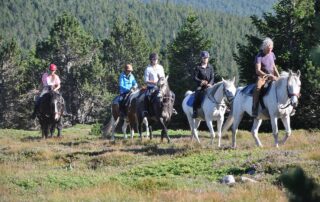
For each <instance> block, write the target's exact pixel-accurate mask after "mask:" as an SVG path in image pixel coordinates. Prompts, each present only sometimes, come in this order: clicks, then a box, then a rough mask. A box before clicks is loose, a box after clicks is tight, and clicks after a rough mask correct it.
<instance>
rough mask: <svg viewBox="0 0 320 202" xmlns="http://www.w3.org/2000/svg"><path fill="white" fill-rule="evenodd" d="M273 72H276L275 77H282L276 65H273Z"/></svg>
mask: <svg viewBox="0 0 320 202" xmlns="http://www.w3.org/2000/svg"><path fill="white" fill-rule="evenodd" d="M273 72H274V75H275V76H276V77H280V74H279V71H278V68H277V66H276V65H275V64H274V65H273Z"/></svg>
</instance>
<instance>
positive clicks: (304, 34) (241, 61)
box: [235, 0, 320, 127]
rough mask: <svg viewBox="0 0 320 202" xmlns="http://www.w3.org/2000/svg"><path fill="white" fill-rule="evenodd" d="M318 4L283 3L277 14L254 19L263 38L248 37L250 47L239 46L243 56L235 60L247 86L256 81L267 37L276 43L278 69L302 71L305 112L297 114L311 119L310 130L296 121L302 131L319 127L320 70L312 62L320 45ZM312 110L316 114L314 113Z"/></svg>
mask: <svg viewBox="0 0 320 202" xmlns="http://www.w3.org/2000/svg"><path fill="white" fill-rule="evenodd" d="M315 8H316V5H315V1H313V0H299V1H296V0H281V1H279V2H278V3H277V4H276V5H275V6H274V13H264V15H263V17H262V19H260V18H259V17H257V16H252V17H251V19H252V23H253V25H254V26H255V27H256V28H257V30H258V32H259V35H258V36H257V35H254V34H251V35H248V36H247V37H246V38H247V41H248V43H247V44H238V48H239V53H238V54H235V60H236V61H237V64H238V65H239V66H240V68H239V69H240V80H241V81H242V82H243V83H249V82H253V81H254V77H255V71H254V59H255V57H254V56H255V55H256V54H257V50H258V48H259V46H260V44H261V41H262V38H263V37H271V38H272V39H273V41H274V52H275V55H276V58H277V59H276V65H277V66H278V68H279V70H286V71H288V70H289V69H291V70H295V71H296V70H298V69H299V70H300V71H301V81H302V90H301V91H302V95H304V96H303V97H302V98H301V99H302V101H301V107H300V108H301V109H299V110H298V112H297V118H296V119H297V120H298V119H301V116H304V117H307V118H308V121H307V122H308V124H307V125H308V126H306V124H305V123H303V124H301V123H299V122H296V121H295V118H294V119H293V123H294V125H296V126H298V127H318V126H319V121H318V120H319V118H316V117H317V114H320V113H319V110H320V108H319V107H318V105H317V104H315V103H317V102H318V98H317V97H319V96H318V94H319V90H320V82H319V77H320V70H319V68H320V66H318V65H317V64H316V63H314V62H312V58H311V57H310V56H311V54H310V50H312V49H313V48H314V47H315V46H317V45H318V44H319V43H320V38H319V34H318V33H319V32H318V31H317V30H318V28H317V25H318V20H317V19H319V14H317V12H316V10H315ZM310 109H312V110H310Z"/></svg>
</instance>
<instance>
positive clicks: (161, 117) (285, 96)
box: [39, 70, 301, 148]
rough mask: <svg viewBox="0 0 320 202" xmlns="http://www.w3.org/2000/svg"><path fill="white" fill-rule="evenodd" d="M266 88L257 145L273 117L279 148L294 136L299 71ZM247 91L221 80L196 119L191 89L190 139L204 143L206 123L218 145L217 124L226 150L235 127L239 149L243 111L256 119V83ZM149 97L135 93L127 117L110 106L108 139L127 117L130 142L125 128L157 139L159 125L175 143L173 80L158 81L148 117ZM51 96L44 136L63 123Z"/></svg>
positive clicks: (188, 110)
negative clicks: (202, 128)
mask: <svg viewBox="0 0 320 202" xmlns="http://www.w3.org/2000/svg"><path fill="white" fill-rule="evenodd" d="M267 84H268V85H269V88H268V90H267V91H266V93H265V95H264V96H263V97H261V99H260V105H259V110H258V116H257V117H254V121H253V126H252V129H251V133H252V136H253V138H254V140H255V142H256V144H257V146H260V147H262V144H261V141H260V139H259V137H258V130H259V127H260V125H261V123H262V120H267V119H270V120H271V125H272V134H273V136H274V141H275V146H276V147H278V146H279V144H283V143H285V141H286V140H287V139H288V137H289V136H290V135H291V127H290V116H291V115H292V112H293V110H294V108H295V107H297V105H298V99H299V97H300V89H301V81H300V71H299V70H298V71H297V72H296V73H295V72H292V71H291V70H290V71H289V72H282V73H281V75H280V78H278V80H276V81H273V82H268V83H267ZM248 87H249V86H247V87H238V88H236V86H235V78H233V79H232V80H224V79H222V81H221V82H218V83H216V84H214V85H213V86H211V87H209V88H207V89H206V92H205V95H204V97H203V100H202V103H201V107H200V108H199V109H198V117H197V118H192V113H193V109H192V101H193V97H194V93H193V92H191V91H187V92H186V94H185V98H184V100H183V102H182V108H183V111H184V113H185V114H186V116H187V118H188V122H189V125H190V129H191V137H192V138H195V139H196V140H197V141H198V142H199V143H200V140H199V137H198V131H197V129H198V127H199V125H200V122H201V121H206V124H207V126H208V128H209V131H210V136H211V144H213V139H214V138H215V132H214V129H213V124H212V122H213V121H216V122H217V133H218V137H219V140H218V147H220V146H221V136H222V133H224V132H225V131H226V130H227V129H229V128H230V126H231V125H232V147H233V148H235V147H236V134H237V130H238V126H239V124H240V121H241V119H242V117H243V115H244V113H245V112H246V113H247V114H249V115H250V116H252V103H253V102H252V89H253V88H254V85H251V88H249V91H248ZM250 89H251V91H250ZM145 96H147V95H146V89H137V90H135V91H134V92H132V93H131V94H130V95H129V98H128V99H129V102H128V103H129V104H128V106H127V108H126V112H127V113H126V115H125V116H120V109H119V102H118V101H116V100H117V99H115V100H114V101H113V103H112V106H111V112H112V116H111V120H110V121H109V123H108V124H106V125H105V126H104V127H103V130H102V131H103V133H104V135H105V136H107V135H111V140H114V139H115V137H114V133H115V128H116V126H117V124H118V123H119V122H120V120H121V119H123V126H122V131H123V133H124V137H125V138H127V135H126V130H127V127H128V126H129V128H130V134H131V139H132V138H133V136H134V131H135V129H137V131H138V133H139V137H140V138H142V124H145V126H146V133H147V136H150V139H152V137H153V135H152V127H153V125H154V123H156V122H158V123H159V124H160V125H161V128H162V130H161V141H163V139H164V138H167V141H168V142H170V137H169V135H168V128H167V127H168V124H169V123H170V120H171V117H172V115H173V113H174V108H173V105H174V101H175V97H174V94H173V92H172V91H171V90H170V88H169V84H168V77H166V78H160V79H159V81H158V83H157V90H156V91H155V92H154V93H153V96H152V97H151V100H150V101H149V102H150V103H149V104H150V107H148V108H149V109H148V113H145V112H146V101H147V99H146V98H145ZM47 97H48V98H47V100H48V101H47V104H48V103H49V104H50V107H49V111H51V115H48V114H49V113H47V115H42V118H40V117H39V120H40V123H41V122H50V121H51V122H52V123H53V124H51V125H49V127H44V128H43V127H42V126H43V125H46V124H41V127H42V131H43V135H44V136H45V137H46V135H45V134H48V130H49V129H50V131H52V130H53V129H54V126H56V125H59V123H61V113H62V108H61V106H59V101H57V100H58V99H59V96H55V95H54V93H49V95H47ZM228 103H229V105H230V113H229V116H228V118H227V120H226V121H225V123H224V118H225V117H224V116H225V112H226V110H227V104H228ZM59 107H60V108H59ZM40 112H41V111H40ZM40 114H41V113H40ZM42 114H46V113H42ZM279 118H280V119H281V120H282V123H283V125H284V127H285V131H286V135H285V137H284V139H283V140H282V141H281V142H279V140H278V119H279ZM49 119H50V120H49ZM223 123H224V125H223ZM60 130H61V128H60V127H58V135H59V134H60ZM51 135H52V133H51Z"/></svg>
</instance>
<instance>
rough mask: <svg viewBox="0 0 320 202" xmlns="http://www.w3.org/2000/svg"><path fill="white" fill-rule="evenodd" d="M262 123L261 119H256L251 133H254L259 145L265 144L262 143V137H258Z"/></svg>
mask: <svg viewBox="0 0 320 202" xmlns="http://www.w3.org/2000/svg"><path fill="white" fill-rule="evenodd" d="M261 123H262V120H261V119H254V121H253V125H252V129H251V134H252V136H253V138H254V140H255V141H256V144H257V146H258V147H263V145H262V144H261V142H260V139H259V137H258V132H259V127H260V125H261Z"/></svg>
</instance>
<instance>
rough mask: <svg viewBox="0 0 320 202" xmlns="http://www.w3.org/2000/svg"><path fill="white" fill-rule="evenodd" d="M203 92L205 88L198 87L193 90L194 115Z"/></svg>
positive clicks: (199, 104)
mask: <svg viewBox="0 0 320 202" xmlns="http://www.w3.org/2000/svg"><path fill="white" fill-rule="evenodd" d="M204 92H205V88H198V89H197V90H196V91H195V92H194V101H193V106H192V107H193V114H194V115H196V114H197V110H198V108H199V107H200V106H201V100H202V99H201V98H202V97H203V95H204Z"/></svg>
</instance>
